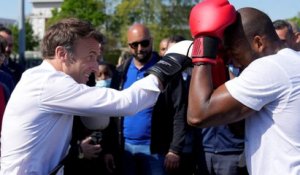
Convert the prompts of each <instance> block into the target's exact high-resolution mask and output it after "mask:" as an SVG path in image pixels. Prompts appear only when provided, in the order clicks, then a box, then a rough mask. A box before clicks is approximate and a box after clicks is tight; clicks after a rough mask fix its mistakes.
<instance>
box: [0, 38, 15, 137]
mask: <svg viewBox="0 0 300 175" xmlns="http://www.w3.org/2000/svg"><path fill="white" fill-rule="evenodd" d="M6 47H7V42H6V40H5V38H3V37H2V36H0V66H1V65H2V64H3V62H4V60H5V54H4V53H5V49H6ZM13 86H14V83H13V79H12V77H11V76H10V75H9V74H7V73H6V72H4V71H2V70H0V132H1V129H2V118H3V114H4V110H5V107H6V104H7V101H8V99H9V97H10V94H11V92H12V89H13ZM0 137H1V135H0Z"/></svg>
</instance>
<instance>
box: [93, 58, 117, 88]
mask: <svg viewBox="0 0 300 175" xmlns="http://www.w3.org/2000/svg"><path fill="white" fill-rule="evenodd" d="M98 68H99V70H98V72H97V73H96V76H95V80H96V87H110V84H111V79H112V77H113V73H114V72H115V69H116V68H115V66H114V65H112V64H110V63H107V62H103V61H102V62H100V63H99V66H98Z"/></svg>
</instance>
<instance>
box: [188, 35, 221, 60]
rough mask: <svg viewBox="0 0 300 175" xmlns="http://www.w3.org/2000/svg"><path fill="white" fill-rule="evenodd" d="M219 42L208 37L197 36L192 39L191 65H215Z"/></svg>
mask: <svg viewBox="0 0 300 175" xmlns="http://www.w3.org/2000/svg"><path fill="white" fill-rule="evenodd" d="M218 43H219V40H218V39H217V38H214V37H209V36H198V37H196V38H195V39H194V45H193V50H192V59H193V63H197V62H206V63H210V64H215V63H216V61H215V58H216V56H217V49H218Z"/></svg>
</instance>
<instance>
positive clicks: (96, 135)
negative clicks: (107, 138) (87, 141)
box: [91, 131, 102, 145]
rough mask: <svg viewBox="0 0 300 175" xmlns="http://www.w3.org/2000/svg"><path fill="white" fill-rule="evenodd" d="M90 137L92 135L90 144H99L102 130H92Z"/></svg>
mask: <svg viewBox="0 0 300 175" xmlns="http://www.w3.org/2000/svg"><path fill="white" fill-rule="evenodd" d="M91 137H92V141H91V142H92V144H95V145H97V144H100V142H101V140H102V132H101V131H94V132H93V133H92V134H91Z"/></svg>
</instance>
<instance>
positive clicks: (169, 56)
mask: <svg viewBox="0 0 300 175" xmlns="http://www.w3.org/2000/svg"><path fill="white" fill-rule="evenodd" d="M191 47H192V41H190V40H184V41H181V42H178V43H176V44H174V45H173V46H172V47H171V48H169V49H168V50H167V52H166V54H165V56H163V57H162V59H161V60H160V61H158V62H157V63H156V64H155V65H153V66H152V67H151V68H149V69H148V70H147V74H153V75H155V76H156V77H158V79H159V80H160V81H161V83H162V84H163V87H164V88H165V87H166V85H167V84H168V82H170V81H171V80H172V79H173V78H174V77H175V76H176V75H177V74H178V73H181V71H183V70H184V69H185V68H187V67H188V66H192V60H191V58H190V55H191V53H190V50H191V49H190V48H191Z"/></svg>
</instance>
